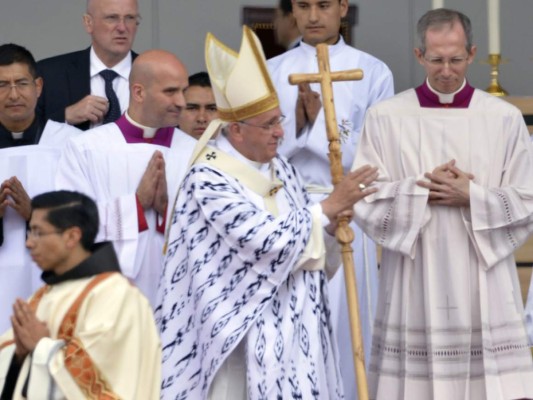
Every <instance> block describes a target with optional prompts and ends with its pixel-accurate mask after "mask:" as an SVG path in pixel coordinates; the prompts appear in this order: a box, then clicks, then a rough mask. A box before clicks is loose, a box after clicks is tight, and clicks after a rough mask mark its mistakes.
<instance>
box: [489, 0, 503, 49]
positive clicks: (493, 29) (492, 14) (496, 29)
mask: <svg viewBox="0 0 533 400" xmlns="http://www.w3.org/2000/svg"><path fill="white" fill-rule="evenodd" d="M487 6H488V19H489V54H500V0H488V4H487Z"/></svg>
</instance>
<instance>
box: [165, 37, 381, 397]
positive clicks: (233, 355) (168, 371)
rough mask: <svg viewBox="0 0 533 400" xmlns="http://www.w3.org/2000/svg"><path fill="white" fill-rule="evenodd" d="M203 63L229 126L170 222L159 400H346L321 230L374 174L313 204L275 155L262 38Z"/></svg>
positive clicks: (191, 176)
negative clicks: (331, 211) (205, 65)
mask: <svg viewBox="0 0 533 400" xmlns="http://www.w3.org/2000/svg"><path fill="white" fill-rule="evenodd" d="M206 64H207V68H208V71H209V75H210V78H211V83H212V85H213V92H214V94H215V99H216V102H217V108H218V111H219V115H220V118H221V119H222V121H224V122H225V124H223V123H222V121H221V120H214V121H212V122H211V124H210V126H209V127H208V129H207V130H206V132H204V135H203V136H202V138H201V139H200V141H199V146H198V149H200V150H195V153H194V155H193V160H194V163H193V165H192V167H191V169H190V170H189V172H188V174H187V176H186V177H185V179H184V181H183V185H182V187H181V188H180V192H179V195H178V197H177V201H176V203H175V207H174V213H173V215H172V219H171V220H172V223H171V226H170V231H169V235H168V241H167V243H168V246H167V253H166V257H165V263H164V268H163V274H162V280H161V284H160V287H159V293H158V298H159V300H158V307H157V308H156V320H157V321H158V323H159V325H160V330H161V338H162V344H163V370H162V375H163V381H162V397H163V398H164V399H176V398H191V399H192V398H194V399H206V398H207V399H210V400H226V399H227V400H230V399H231V400H245V399H273V398H279V399H290V398H300V399H324V400H327V399H343V398H344V394H343V385H342V380H341V376H340V370H339V366H338V350H337V345H336V339H335V335H333V328H332V325H331V321H330V310H329V306H328V299H327V297H328V287H327V277H326V275H329V276H331V275H332V274H333V273H335V271H336V269H337V268H338V267H339V263H340V254H339V253H337V252H335V251H333V252H332V251H331V250H338V246H337V245H336V243H335V239H334V237H333V236H330V235H328V234H326V233H324V227H325V226H327V225H328V224H329V221H331V220H332V218H333V219H334V218H335V217H336V216H337V215H338V212H340V211H342V210H346V208H345V207H348V208H350V207H351V206H350V205H349V204H344V205H342V206H340V205H339V206H338V207H340V208H339V209H337V207H336V211H334V212H333V214H334V215H330V212H329V211H327V209H329V206H328V204H332V203H331V202H332V201H333V200H332V199H334V198H337V199H339V197H336V196H338V193H339V190H343V189H342V188H346V192H344V194H343V195H341V197H340V198H342V199H343V200H342V201H343V202H344V201H345V200H347V199H348V198H350V199H351V200H347V201H348V202H349V203H350V204H353V202H354V201H357V200H358V199H360V198H361V197H363V196H365V195H366V194H365V192H361V191H360V190H359V189H357V188H358V187H359V186H358V185H359V183H361V182H363V181H367V178H368V182H371V181H373V180H374V179H375V177H376V176H377V175H376V171H375V169H371V168H370V167H365V168H366V171H367V172H362V171H363V170H364V168H363V169H362V170H361V171H358V172H356V175H357V174H368V175H366V178H365V177H363V175H357V176H356V175H350V177H349V178H347V180H343V182H342V184H339V186H338V187H337V188H336V189H335V192H334V195H331V196H328V198H327V199H325V200H324V201H322V202H321V204H314V205H313V204H312V203H311V202H310V200H309V197H308V195H307V192H306V191H305V189H304V186H303V182H302V180H301V178H300V176H299V174H298V173H297V171H296V169H295V168H294V167H293V166H292V165H290V164H289V163H288V162H287V160H286V159H285V158H284V157H281V156H277V155H276V153H277V148H278V144H279V140H280V139H281V138H282V137H283V130H282V129H281V126H280V124H281V120H282V116H281V112H280V109H279V107H278V104H279V103H278V99H277V96H276V93H275V91H274V89H273V86H272V82H271V80H270V77H269V76H268V73H267V71H266V65H265V61H264V56H263V53H262V49H261V47H260V43H259V40H258V39H257V37H256V36H255V35H253V33H252V31H251V30H249V28H246V27H245V28H244V35H243V41H242V44H241V49H240V52H239V54H238V56H237V54H236V53H234V52H233V51H231V50H229V49H228V48H227V47H226V46H224V45H223V44H221V43H220V42H218V41H217V40H216V39H214V37H212V36H211V35H209V36H208V39H207V41H206ZM223 125H224V126H223ZM221 126H223V128H221ZM220 129H222V133H220V134H219V136H218V137H217V138H216V140H215V141H214V142H212V143H211V144H210V145H208V146H206V147H204V144H205V142H206V141H207V139H208V138H209V137H211V135H212V134H214V133H216V132H219V130H220ZM350 182H351V183H350ZM356 189H357V190H356ZM354 196H355V197H354ZM356 197H357V198H356ZM334 203H336V204H340V203H337V201H334ZM326 215H327V217H326Z"/></svg>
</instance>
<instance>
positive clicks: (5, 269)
mask: <svg viewBox="0 0 533 400" xmlns="http://www.w3.org/2000/svg"><path fill="white" fill-rule="evenodd" d="M79 132H81V131H79V130H78V129H76V128H74V127H70V126H68V125H66V124H60V123H58V122H54V121H49V122H48V123H47V124H46V126H45V129H44V130H43V133H42V136H41V140H40V142H39V144H38V145H29V146H17V147H9V148H5V149H1V150H0V183H2V182H3V181H4V180H6V179H9V178H11V177H12V176H16V177H17V178H18V180H19V181H20V182H21V183H22V186H24V189H25V190H26V192H27V193H28V195H29V196H30V198H31V197H33V196H36V195H38V194H40V193H44V192H47V191H50V190H54V176H55V173H56V167H57V160H58V158H59V154H60V151H61V150H60V147H61V146H62V145H63V143H64V141H62V140H58V139H59V138H62V139H66V138H68V137H70V136H72V135H76V134H78V133H79ZM3 225H4V226H3V230H4V243H3V244H2V245H1V246H0V332H3V331H5V330H7V329H8V328H10V327H11V322H10V320H9V317H10V316H11V315H12V314H13V309H12V306H13V303H14V302H15V299H16V298H17V297H20V298H23V299H25V298H28V297H29V296H30V295H31V294H32V293H33V292H34V291H35V290H36V289H37V288H38V287H40V286H42V281H41V278H40V275H41V271H40V270H39V268H38V267H37V265H36V264H35V263H34V262H33V261H32V260H31V257H30V255H29V252H28V250H27V249H26V245H25V243H26V221H24V219H23V218H22V217H21V216H20V215H19V214H18V213H17V212H16V211H15V210H13V209H12V208H11V207H7V209H6V212H5V214H4V218H3Z"/></svg>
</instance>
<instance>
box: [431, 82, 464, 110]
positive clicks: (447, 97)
mask: <svg viewBox="0 0 533 400" xmlns="http://www.w3.org/2000/svg"><path fill="white" fill-rule="evenodd" d="M426 85H428V88H429V90H431V91H432V92H433V93H435V94H436V95H437V96H438V98H439V103H440V104H451V103H453V98H454V97H455V95H456V94H457V93H459V92H460V91H461V90H463V88H464V87H465V85H466V79H465V80H464V81H463V84H462V85H461V87H460V88H459V89H457V90H456V91H455V92H453V93H441V92H437V91H436V90H435V89H433V88H432V87H431V85H430V84H429V79H428V78H426Z"/></svg>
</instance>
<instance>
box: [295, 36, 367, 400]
mask: <svg viewBox="0 0 533 400" xmlns="http://www.w3.org/2000/svg"><path fill="white" fill-rule="evenodd" d="M316 52H317V59H318V60H317V61H318V70H319V73H317V74H292V75H290V76H289V82H290V84H291V85H297V84H299V83H308V82H313V83H317V82H320V87H321V91H322V102H323V105H324V111H325V117H326V130H327V134H328V141H329V154H328V157H329V162H330V168H331V178H332V182H333V184H334V185H336V184H337V183H339V182H340V181H341V179H342V176H343V170H342V153H341V146H340V139H339V132H338V130H337V118H336V116H335V103H334V101H333V89H332V86H331V83H332V82H333V81H356V80H361V79H363V71H362V70H360V69H354V70H349V71H339V72H331V71H330V69H329V53H328V45H327V44H325V43H321V44H319V45H317V46H316ZM335 237H336V238H337V241H338V242H339V243H340V245H341V248H342V249H341V251H342V264H343V265H344V278H345V284H346V297H347V300H348V311H349V313H350V331H351V337H352V353H353V359H354V365H355V375H356V382H357V393H358V395H359V400H368V384H367V381H366V370H365V353H364V350H363V337H362V334H361V322H360V318H359V300H358V297H357V284H356V281H355V272H354V271H355V268H354V261H353V253H352V244H351V243H352V241H353V240H354V233H353V230H352V228H350V225H349V220H348V218H346V217H345V218H342V219H340V221H339V225H338V228H337V230H336V232H335Z"/></svg>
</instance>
